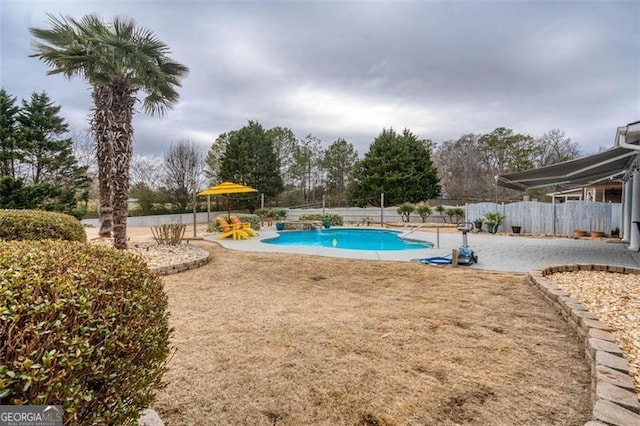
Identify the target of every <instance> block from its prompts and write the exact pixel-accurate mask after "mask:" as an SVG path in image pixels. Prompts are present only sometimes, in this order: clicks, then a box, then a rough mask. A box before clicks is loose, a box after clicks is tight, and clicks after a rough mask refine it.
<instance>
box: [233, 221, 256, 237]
mask: <svg viewBox="0 0 640 426" xmlns="http://www.w3.org/2000/svg"><path fill="white" fill-rule="evenodd" d="M231 222H232V223H233V224H234V225H236V226H238V227H240V229H242V230H243V231H244V232H246V233H247V234H249V236H250V237H255V236H256V235H258V233H257V232H256V231H255V230H254V229H253V228H252V227H251V222H241V221H240V219H239V218H238V216H231Z"/></svg>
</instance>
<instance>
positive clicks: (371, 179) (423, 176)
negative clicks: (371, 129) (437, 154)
mask: <svg viewBox="0 0 640 426" xmlns="http://www.w3.org/2000/svg"><path fill="white" fill-rule="evenodd" d="M430 147H431V142H430V141H428V140H420V139H418V137H417V136H416V135H414V134H413V133H411V131H409V129H405V130H404V131H403V132H402V133H401V134H398V133H396V132H395V131H394V130H393V129H391V128H390V129H389V130H387V129H383V130H382V133H380V135H378V137H376V139H375V140H374V141H373V143H372V144H371V146H370V147H369V151H368V152H367V153H366V154H365V156H364V159H363V160H362V161H360V162H359V163H358V164H357V167H356V168H355V172H354V181H353V182H352V184H351V187H350V191H349V198H350V201H351V202H352V203H353V204H355V205H376V204H377V205H379V204H380V201H379V200H380V194H381V193H384V199H385V203H384V204H385V206H390V205H397V204H401V203H403V202H410V203H416V202H419V201H423V200H427V199H429V198H433V197H435V196H436V195H437V194H438V193H439V192H440V184H439V178H438V173H437V171H436V169H435V167H434V165H433V163H432V161H431V149H430Z"/></svg>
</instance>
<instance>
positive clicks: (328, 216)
mask: <svg viewBox="0 0 640 426" xmlns="http://www.w3.org/2000/svg"><path fill="white" fill-rule="evenodd" d="M299 219H300V220H319V221H321V222H324V221H326V220H330V221H331V223H332V224H333V225H335V226H342V224H343V221H342V216H340V215H339V214H335V213H325V214H322V213H304V214H301V215H300V217H299Z"/></svg>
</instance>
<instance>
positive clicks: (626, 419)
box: [529, 264, 640, 426]
mask: <svg viewBox="0 0 640 426" xmlns="http://www.w3.org/2000/svg"><path fill="white" fill-rule="evenodd" d="M575 271H608V272H616V273H623V274H640V269H639V268H628V267H622V266H611V265H591V264H578V265H560V266H550V267H548V268H545V269H536V270H533V271H531V272H529V281H530V282H531V283H532V284H534V285H535V286H536V287H537V288H538V289H539V290H540V291H541V292H542V295H543V296H544V298H545V299H546V300H547V301H548V302H549V303H550V304H551V305H553V307H554V308H555V309H556V310H557V311H558V312H559V313H560V314H561V315H562V317H563V318H564V319H565V320H566V321H567V322H568V323H569V325H570V326H571V327H572V328H573V329H575V330H576V332H577V333H578V336H579V337H580V339H581V340H582V341H583V344H584V348H585V356H586V358H587V361H588V363H589V365H590V366H591V400H592V402H593V420H592V421H589V422H587V423H586V425H585V426H596V425H620V426H627V425H640V402H639V401H638V394H637V393H636V391H635V387H634V384H633V381H632V380H631V377H630V376H629V363H628V362H627V360H625V359H624V358H623V357H622V351H621V350H620V348H619V347H618V345H617V344H616V343H615V341H616V339H615V336H614V335H613V334H612V333H611V329H610V328H609V326H607V324H605V323H604V322H603V321H600V320H599V319H598V318H597V317H596V316H595V315H593V314H592V313H591V312H589V311H588V310H587V308H586V307H585V306H584V305H583V304H582V303H580V302H579V301H578V300H576V299H574V298H572V297H571V296H570V295H569V294H568V293H567V292H565V291H564V290H562V289H561V288H560V287H558V286H557V285H556V284H554V283H553V282H551V281H549V280H548V279H546V278H545V276H547V275H550V274H554V273H557V272H575Z"/></svg>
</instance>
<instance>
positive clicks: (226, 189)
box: [198, 182, 258, 218]
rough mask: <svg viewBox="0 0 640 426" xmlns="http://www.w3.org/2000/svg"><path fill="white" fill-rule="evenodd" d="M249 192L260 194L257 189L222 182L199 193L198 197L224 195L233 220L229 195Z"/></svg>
mask: <svg viewBox="0 0 640 426" xmlns="http://www.w3.org/2000/svg"><path fill="white" fill-rule="evenodd" d="M247 192H258V190H257V189H253V188H251V187H250V186H245V185H240V184H239V183H234V182H222V183H220V184H218V185H214V186H212V187H210V188H207V189H205V190H204V191H202V192H199V193H198V195H222V196H225V197H226V198H227V213H228V214H229V218H231V208H230V207H229V197H228V196H229V195H231V194H242V193H247Z"/></svg>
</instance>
